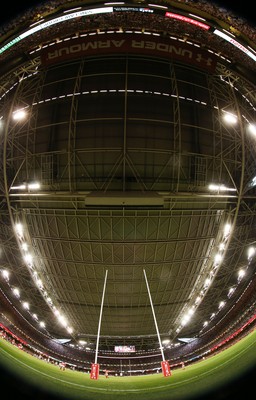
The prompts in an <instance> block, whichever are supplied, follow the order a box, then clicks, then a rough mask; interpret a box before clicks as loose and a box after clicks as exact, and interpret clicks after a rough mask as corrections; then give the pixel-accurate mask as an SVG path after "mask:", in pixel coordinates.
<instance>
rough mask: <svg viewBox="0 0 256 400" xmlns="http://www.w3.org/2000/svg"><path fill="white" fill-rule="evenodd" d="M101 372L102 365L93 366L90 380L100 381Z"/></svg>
mask: <svg viewBox="0 0 256 400" xmlns="http://www.w3.org/2000/svg"><path fill="white" fill-rule="evenodd" d="M99 371H100V364H92V365H91V374H90V378H91V379H98V377H99Z"/></svg>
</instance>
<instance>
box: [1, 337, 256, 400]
mask: <svg viewBox="0 0 256 400" xmlns="http://www.w3.org/2000/svg"><path fill="white" fill-rule="evenodd" d="M0 365H1V366H2V368H3V370H4V371H8V372H9V373H10V374H11V375H10V376H11V379H10V381H9V382H11V383H12V382H13V383H15V382H17V385H18V386H19V387H16V389H20V391H21V392H22V391H23V392H24V394H25V397H28V396H26V394H27V395H28V394H29V393H33V396H34V398H35V397H37V398H38V399H39V397H38V395H37V394H39V393H40V394H41V396H42V394H43V397H42V398H47V399H48V398H49V396H53V397H54V396H56V398H57V397H58V398H62V399H72V400H73V399H74V400H75V399H77V400H79V399H83V400H116V399H120V400H122V399H129V400H188V399H198V398H204V399H207V400H208V399H210V398H211V397H210V396H211V395H212V394H213V397H212V398H214V399H218V398H223V399H224V398H226V397H218V396H219V395H218V396H217V395H216V393H217V391H218V390H222V394H223V395H224V393H225V388H226V387H227V386H228V385H231V386H235V385H236V384H237V382H238V380H239V379H240V378H241V377H244V376H246V374H248V373H250V372H251V371H252V369H254V367H255V366H256V330H254V331H253V332H251V333H250V334H248V335H247V336H246V337H245V338H243V339H241V340H240V341H239V342H237V343H236V344H234V345H233V346H231V347H229V348H228V349H226V350H224V351H222V352H219V353H216V354H215V355H212V356H209V357H208V358H206V359H205V360H202V361H198V362H196V363H194V364H191V365H188V366H186V368H185V370H182V369H176V370H173V371H172V376H170V377H163V375H162V374H161V373H159V374H153V375H146V376H124V377H119V376H118V377H114V376H113V377H112V376H110V377H109V378H108V379H106V378H105V377H104V376H103V375H100V377H99V379H98V380H96V381H94V380H92V379H90V375H89V374H87V373H82V372H77V371H72V370H69V369H66V370H65V371H61V370H60V369H59V367H58V366H55V365H52V364H48V363H46V362H45V361H41V360H39V359H37V358H36V357H33V356H31V355H29V354H27V353H26V352H24V351H22V350H20V349H18V348H16V347H15V346H13V345H11V343H9V342H7V341H6V340H4V339H2V338H1V339H0ZM2 377H3V375H2ZM1 380H2V379H1ZM17 385H16V386H17ZM27 385H28V386H27ZM9 388H10V389H15V384H14V385H12V386H10V383H9ZM218 393H219V392H218ZM33 396H32V397H33Z"/></svg>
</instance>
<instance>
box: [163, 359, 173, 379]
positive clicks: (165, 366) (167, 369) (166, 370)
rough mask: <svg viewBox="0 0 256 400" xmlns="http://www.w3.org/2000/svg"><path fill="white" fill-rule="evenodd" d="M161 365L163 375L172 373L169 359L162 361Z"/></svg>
mask: <svg viewBox="0 0 256 400" xmlns="http://www.w3.org/2000/svg"><path fill="white" fill-rule="evenodd" d="M161 366H162V372H163V376H171V374H172V373H171V368H170V365H169V363H168V361H162V362H161Z"/></svg>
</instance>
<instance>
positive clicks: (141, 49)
mask: <svg viewBox="0 0 256 400" xmlns="http://www.w3.org/2000/svg"><path fill="white" fill-rule="evenodd" d="M116 53H122V54H123V53H126V54H127V53H128V54H140V55H142V54H143V55H149V56H155V57H161V58H167V59H174V60H178V61H181V62H184V63H186V64H193V65H195V66H197V67H198V68H201V69H206V70H208V71H209V72H214V71H215V68H216V64H217V57H216V56H214V54H210V53H209V52H207V50H205V49H202V48H199V47H195V46H193V45H191V44H188V43H185V42H181V41H178V40H175V39H171V38H167V37H156V36H153V35H144V34H136V33H134V34H129V33H112V34H109V33H105V34H100V35H98V34H95V35H93V36H90V35H88V36H84V37H79V38H75V39H72V40H69V41H67V42H61V43H56V44H55V45H53V46H51V47H47V48H44V49H42V50H41V62H42V65H50V64H55V63H59V62H64V61H66V60H71V59H74V58H83V57H87V56H89V57H90V56H94V55H96V56H99V55H102V54H116Z"/></svg>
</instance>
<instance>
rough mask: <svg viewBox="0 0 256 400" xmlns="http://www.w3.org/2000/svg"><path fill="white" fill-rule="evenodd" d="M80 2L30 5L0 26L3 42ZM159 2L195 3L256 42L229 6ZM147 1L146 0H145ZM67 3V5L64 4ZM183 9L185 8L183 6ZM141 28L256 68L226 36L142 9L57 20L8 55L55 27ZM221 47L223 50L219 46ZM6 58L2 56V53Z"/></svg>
mask: <svg viewBox="0 0 256 400" xmlns="http://www.w3.org/2000/svg"><path fill="white" fill-rule="evenodd" d="M78 3H79V2H77V3H76V2H74V1H71V0H70V1H63V0H56V1H49V2H42V3H38V5H36V6H35V7H33V8H29V9H28V10H27V11H26V12H25V13H24V14H21V15H18V16H17V17H16V18H14V19H13V20H11V21H8V22H7V23H6V24H5V25H3V26H2V27H0V31H1V42H2V43H3V42H4V41H5V40H7V38H11V37H15V34H16V33H18V32H19V31H20V30H21V29H22V30H23V29H24V28H25V27H29V25H30V24H31V23H33V22H36V21H38V20H40V19H41V18H43V17H49V16H51V17H53V16H54V15H57V14H58V12H61V11H62V10H64V9H68V8H71V7H72V6H75V5H76V4H78ZM159 3H160V4H163V5H169V6H171V7H175V6H176V7H179V6H181V5H183V4H184V5H185V6H187V7H193V8H195V9H198V13H200V12H203V13H205V14H206V15H209V19H210V18H214V21H215V22H216V23H218V22H219V23H220V24H221V23H222V24H226V25H225V26H224V27H226V28H227V29H229V30H230V31H231V32H232V33H234V34H235V35H236V36H237V37H238V38H239V39H243V40H244V41H246V40H247V41H249V42H250V41H252V42H254V41H255V39H256V29H255V27H253V26H252V25H251V24H250V23H249V22H248V21H246V20H244V18H243V17H240V16H237V15H235V14H234V13H233V12H232V11H230V10H225V9H223V8H221V7H220V6H218V5H217V4H215V3H212V2H209V1H205V0H199V1H192V0H189V1H181V0H180V1H170V2H165V1H159ZM145 4H146V3H145ZM64 7H65V8H64ZM181 11H182V9H181ZM120 28H121V29H123V30H124V31H125V30H127V29H134V30H135V29H140V30H142V31H143V30H150V31H153V32H154V31H155V32H160V33H161V34H163V35H175V36H178V37H180V38H183V39H184V40H188V39H191V40H193V41H195V42H197V43H198V44H200V45H203V46H204V47H206V48H210V49H212V50H213V51H215V52H216V53H220V52H221V54H226V55H227V56H228V57H230V59H233V60H236V61H237V62H239V63H241V64H245V63H246V64H247V66H249V67H250V68H252V69H255V66H254V64H255V63H254V62H253V61H252V60H250V59H249V58H248V57H247V56H246V54H244V53H242V52H241V51H238V50H237V49H236V48H234V46H232V45H231V44H229V43H228V42H226V41H225V40H223V39H221V38H218V37H216V35H214V34H213V33H210V32H204V31H203V30H202V29H198V28H197V27H194V26H193V25H190V24H187V23H184V22H180V23H177V21H176V20H174V19H171V18H163V16H160V15H158V14H148V13H147V14H143V13H139V12H115V13H110V14H99V15H91V16H88V17H83V18H80V19H77V18H76V19H75V20H73V19H71V20H70V21H69V22H66V23H65V28H64V27H63V24H57V25H54V26H53V27H49V28H48V29H45V30H44V32H42V31H40V33H38V34H34V35H31V36H29V37H27V38H26V40H24V41H20V42H19V43H18V44H16V45H15V46H14V47H13V48H11V49H9V50H8V55H11V56H14V55H15V54H19V53H22V52H25V51H28V49H32V48H33V47H35V46H36V44H39V43H41V44H43V43H45V42H47V41H48V40H49V38H50V37H51V36H52V33H53V31H54V35H55V38H56V40H57V39H60V38H64V37H65V36H68V35H69V34H70V35H72V34H74V31H75V32H76V33H77V34H78V35H79V34H81V33H84V32H91V31H96V30H97V29H98V30H101V31H104V30H107V29H120ZM220 49H221V50H220ZM1 58H3V56H2V57H1Z"/></svg>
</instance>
